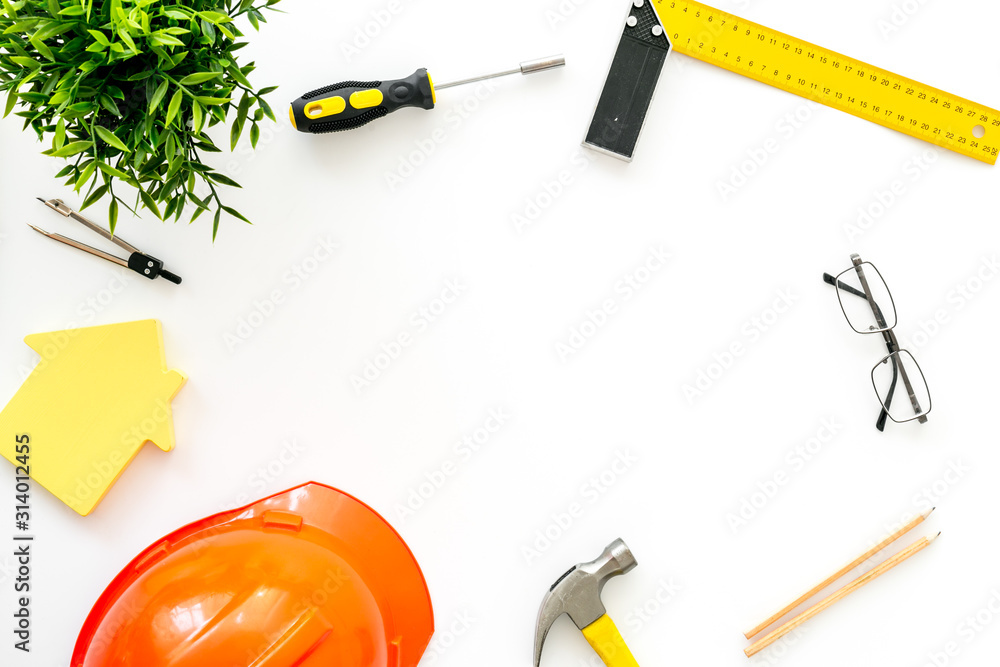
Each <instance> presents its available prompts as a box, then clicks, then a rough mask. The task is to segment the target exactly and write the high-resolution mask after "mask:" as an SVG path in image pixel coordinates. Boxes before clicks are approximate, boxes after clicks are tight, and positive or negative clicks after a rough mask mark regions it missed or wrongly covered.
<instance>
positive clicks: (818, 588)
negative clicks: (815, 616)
mask: <svg viewBox="0 0 1000 667" xmlns="http://www.w3.org/2000/svg"><path fill="white" fill-rule="evenodd" d="M935 509H937V508H935V507H932V508H931V509H929V510H928V511H927V512H925V513H924V514H922V515H920V516H918V517H917V518H915V519H913V520H912V521H910V522H909V523H908V524H906V525H905V526H903V527H902V528H900V529H899V530H897V531H896V532H895V533H893V534H892V535H890V536H889V537H887V538H885V539H884V540H882V541H881V542H879V543H878V544H876V545H875V546H874V547H872V548H871V549H869V550H868V551H866V552H864V553H863V554H861V555H860V556H858V557H857V558H855V559H854V560H852V561H851V562H850V563H848V564H847V565H845V566H844V567H842V568H840V569H839V570H837V571H836V572H834V573H833V574H831V575H830V576H829V577H827V578H826V579H824V580H823V581H821V582H820V583H818V584H816V585H815V586H813V587H812V588H810V589H809V590H808V591H806V592H805V593H803V594H802V595H800V596H799V597H798V598H797V599H796V600H795V601H794V602H790V603H789V604H787V605H785V606H784V607H783V608H782V609H781V611H778V612H775V613H774V614H772V615H771V616H770V617H768V619H767V620H766V621H764V622H763V623H761V624H760V625H758V626H757V627H755V628H754V629H753V630H750V631H749V632H745V633H743V634H744V635H745V636H746V638H747V639H753V638H754V637H756V636H757V635H759V634H760V633H761V632H763V631H764V630H766V629H767V628H769V627H771V626H772V625H774V624H775V623H777V622H778V621H780V620H781V619H782V618H783V617H784V616H785V615H786V614H788V613H789V612H791V611H792V610H794V609H795V608H796V607H798V606H799V605H800V604H802V603H803V602H805V601H806V600H808V599H810V598H811V597H813V596H814V595H816V594H817V593H819V592H820V591H822V590H823V589H825V588H826V587H827V586H829V585H830V584H832V583H833V582H835V581H837V579H840V578H841V577H842V576H844V575H845V574H847V573H848V572H850V571H851V570H853V569H854V568H856V567H857V566H858V565H861V564H862V563H864V562H865V561H866V560H868V559H869V558H871V557H872V556H874V555H876V554H877V553H879V552H880V551H882V550H883V549H885V548H886V547H887V546H889V545H890V544H892V543H893V542H895V541H896V540H898V539H899V538H901V537H902V536H903V535H905V534H906V533H908V532H910V531H911V530H913V529H914V528H916V527H917V526H919V525H920V524H922V523H923V522H924V521H925V520H926V519H927V517H929V516H930V515H931V512H933V511H934V510H935Z"/></svg>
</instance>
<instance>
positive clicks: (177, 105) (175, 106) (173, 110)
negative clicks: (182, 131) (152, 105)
mask: <svg viewBox="0 0 1000 667" xmlns="http://www.w3.org/2000/svg"><path fill="white" fill-rule="evenodd" d="M183 101H184V91H182V90H178V91H177V92H176V93H174V96H173V97H172V98H171V100H170V106H168V107H167V117H166V119H165V120H164V121H163V123H164V125H167V126H169V125H170V124H171V123H172V122H174V118H176V117H177V112H178V111H180V109H181V102H183Z"/></svg>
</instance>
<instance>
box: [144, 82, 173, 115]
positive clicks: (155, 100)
mask: <svg viewBox="0 0 1000 667" xmlns="http://www.w3.org/2000/svg"><path fill="white" fill-rule="evenodd" d="M169 83H170V82H169V81H167V80H165V79H164V81H163V82H162V83H160V85H159V86H157V87H156V92H154V93H153V97H151V98H150V100H149V114H150V115H152V114H153V113H155V112H156V109H157V107H159V106H160V102H162V101H163V98H164V96H165V95H166V94H167V85H168V84H169Z"/></svg>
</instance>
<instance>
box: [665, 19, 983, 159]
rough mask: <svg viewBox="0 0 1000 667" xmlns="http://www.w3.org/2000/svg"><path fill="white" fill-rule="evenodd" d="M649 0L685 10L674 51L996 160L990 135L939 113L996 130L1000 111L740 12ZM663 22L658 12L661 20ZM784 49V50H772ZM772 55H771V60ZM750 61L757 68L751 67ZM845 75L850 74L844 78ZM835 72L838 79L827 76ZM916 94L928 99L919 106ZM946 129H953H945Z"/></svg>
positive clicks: (675, 39) (941, 143)
mask: <svg viewBox="0 0 1000 667" xmlns="http://www.w3.org/2000/svg"><path fill="white" fill-rule="evenodd" d="M653 1H654V2H655V3H656V5H657V6H658V7H659V8H661V11H667V10H666V9H665V8H666V7H669V9H670V10H673V11H676V12H678V13H683V14H684V15H685V18H683V19H680V20H679V21H678V26H677V27H678V29H679V30H680V29H683V30H685V31H688V30H691V31H693V33H692V36H690V37H689V36H688V35H686V34H683V33H680V32H679V30H678V32H675V33H674V34H673V38H674V41H675V42H676V43H680V44H683V47H682V49H681V50H687V51H688V53H691V54H692V55H693V54H699V57H704V58H705V59H707V60H714V61H716V62H717V63H719V64H725V66H726V67H728V68H730V69H733V70H734V71H737V72H741V73H743V74H745V75H748V76H750V77H751V78H754V79H757V80H758V81H763V82H773V83H774V85H778V86H779V87H783V88H785V89H786V90H789V91H791V92H796V93H798V94H800V95H802V96H803V97H806V98H807V99H810V98H811V99H815V100H818V101H827V102H828V103H829V104H831V105H832V106H834V107H840V108H842V109H844V110H849V111H851V112H852V113H857V114H858V115H861V116H863V117H867V118H869V119H870V120H874V121H876V122H878V123H879V124H882V125H886V126H889V127H894V128H895V129H899V130H902V131H903V132H905V133H908V134H911V135H913V136H920V137H923V138H927V139H929V140H930V141H932V142H933V143H937V144H939V145H941V146H950V147H952V148H954V149H956V150H959V152H962V153H965V154H967V155H976V156H979V155H984V154H985V155H986V156H990V157H992V158H996V157H997V155H998V153H1000V146H998V145H997V144H998V142H994V141H991V142H990V143H991V144H993V145H988V144H985V143H984V142H983V141H982V139H979V140H977V139H976V138H975V137H974V136H973V135H974V133H975V131H976V130H974V129H969V130H968V131H966V130H965V129H963V128H964V120H963V121H961V122H957V123H956V122H954V121H953V120H952V118H955V116H947V117H946V116H945V114H944V112H945V111H952V110H953V111H954V112H955V114H957V115H958V116H963V115H964V117H967V118H968V119H969V120H970V121H971V123H972V124H973V125H975V124H976V123H979V124H980V125H982V126H983V127H990V128H991V132H994V133H996V132H998V131H1000V117H998V116H997V114H995V113H993V112H992V109H986V110H985V111H984V110H983V109H984V108H983V107H977V106H976V105H975V104H972V103H970V102H969V101H968V100H963V99H962V98H957V97H955V98H951V97H948V96H947V95H941V94H940V91H936V90H935V89H927V88H924V87H923V86H922V85H921V84H919V83H917V82H915V81H912V80H910V79H907V78H905V77H900V76H898V75H895V74H893V73H892V72H889V71H887V70H883V69H880V68H877V67H876V68H873V67H871V66H869V65H867V64H865V63H860V62H857V61H854V60H851V59H850V58H848V59H847V60H844V59H842V58H841V57H840V56H839V54H836V53H832V52H829V51H827V50H825V49H823V48H819V47H814V46H813V45H811V44H808V43H806V42H802V41H800V40H798V39H797V38H794V37H792V38H790V39H789V37H788V36H786V35H783V34H781V33H776V32H774V31H772V30H770V29H769V28H767V27H766V26H760V25H757V24H755V23H751V22H747V23H740V20H741V19H740V18H739V17H737V16H733V15H730V14H727V13H725V12H718V10H715V9H712V8H710V7H706V6H704V5H702V4H701V3H699V2H686V1H684V0H653ZM667 20H668V19H666V17H665V21H667ZM730 28H731V29H730ZM684 39H686V42H685V41H683V40H684ZM744 40H745V41H744ZM765 48H766V49H767V50H765ZM770 49H774V51H773V52H772V51H770ZM784 53H787V55H776V54H784ZM701 54H704V55H701ZM767 54H771V56H772V57H768V55H767ZM798 58H808V59H812V60H814V61H816V60H818V61H819V64H821V65H824V69H823V70H819V69H817V68H816V65H809V64H808V63H807V62H805V61H802V62H799V61H798ZM774 60H777V61H778V63H777V66H775V63H774ZM768 61H771V62H768ZM796 63H798V64H796ZM757 66H759V69H755V67H757ZM826 67H828V68H829V70H826V69H825V68H826ZM824 72H829V73H824ZM850 74H853V75H854V77H848V75H850ZM835 75H839V77H840V78H839V79H837V78H834V76H835ZM855 77H856V78H855ZM838 84H839V85H838ZM868 86H871V88H869V87H868ZM883 91H884V92H883ZM910 100H914V101H910ZM916 100H919V102H920V103H921V104H926V105H928V107H927V108H926V110H925V109H924V107H923V106H921V105H920V104H917V103H916ZM900 109H902V113H901V112H900ZM935 110H937V111H935ZM949 127H955V128H956V129H955V130H954V131H948V129H949ZM970 128H971V126H970ZM980 131H981V130H980ZM990 136H991V137H992V135H990Z"/></svg>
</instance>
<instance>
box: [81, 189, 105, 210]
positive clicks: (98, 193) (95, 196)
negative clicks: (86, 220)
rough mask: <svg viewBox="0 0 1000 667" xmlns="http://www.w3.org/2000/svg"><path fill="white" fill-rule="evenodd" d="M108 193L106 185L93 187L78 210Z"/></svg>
mask: <svg viewBox="0 0 1000 667" xmlns="http://www.w3.org/2000/svg"><path fill="white" fill-rule="evenodd" d="M106 194H108V186H107V185H102V186H101V187H99V188H95V189H94V191H93V192H91V193H90V194H89V195H87V198H86V199H84V200H83V204H82V205H81V206H80V210H81V211H82V210H83V209H85V208H87V207H88V206H90V205H91V204H93V203H94V202H97V201H99V200H100V199H101V198H102V197H103V196H104V195H106Z"/></svg>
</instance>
